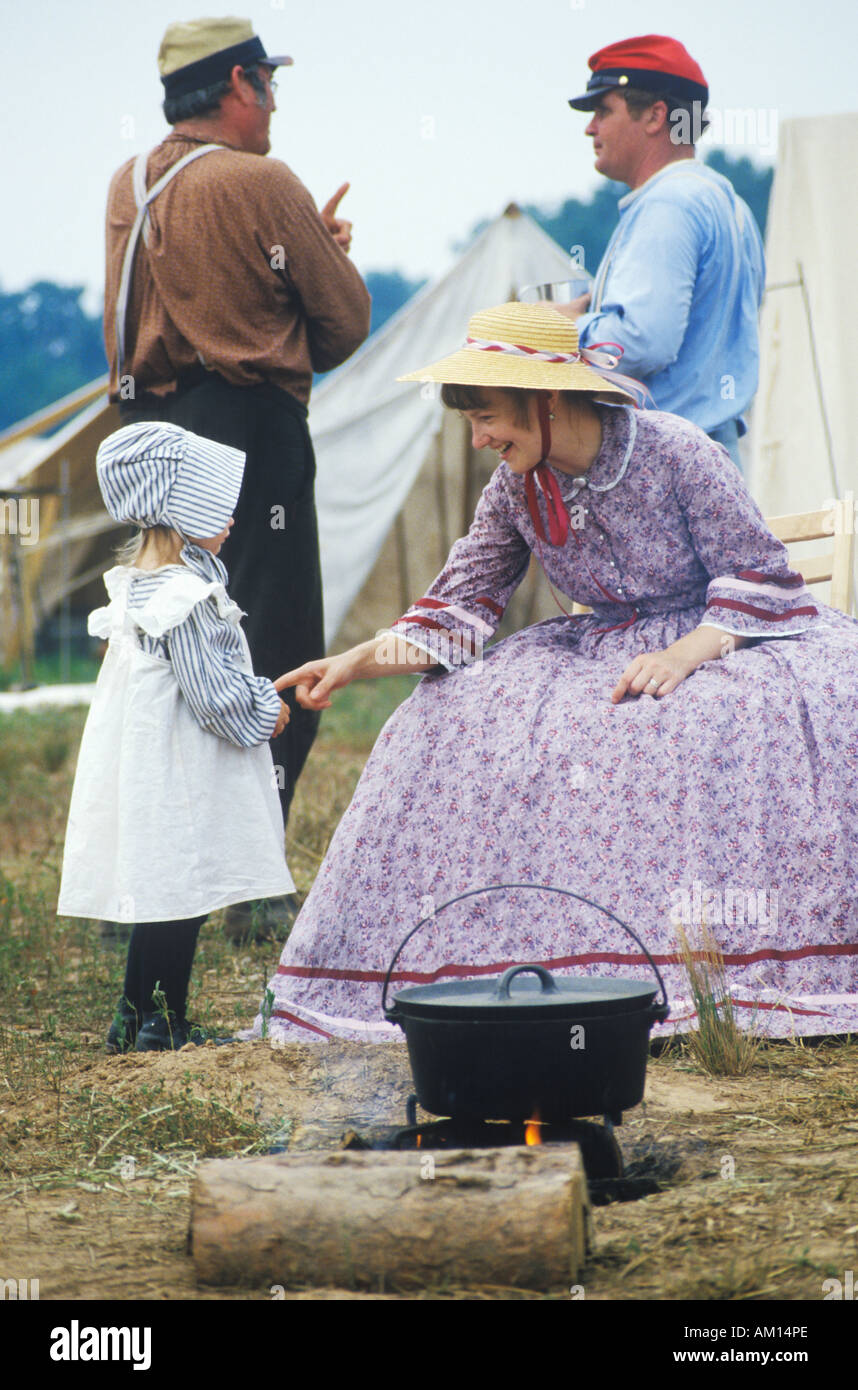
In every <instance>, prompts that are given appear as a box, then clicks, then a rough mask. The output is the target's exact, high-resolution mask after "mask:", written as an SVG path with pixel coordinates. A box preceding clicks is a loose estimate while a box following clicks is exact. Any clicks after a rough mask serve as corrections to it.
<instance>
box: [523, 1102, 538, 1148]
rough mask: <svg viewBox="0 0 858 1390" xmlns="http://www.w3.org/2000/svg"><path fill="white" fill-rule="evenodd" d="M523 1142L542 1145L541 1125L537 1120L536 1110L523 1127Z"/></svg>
mask: <svg viewBox="0 0 858 1390" xmlns="http://www.w3.org/2000/svg"><path fill="white" fill-rule="evenodd" d="M524 1142H525V1144H541V1143H542V1124H541V1121H540V1118H539V1111H538V1110H534V1112H533V1114H532V1115H531V1117H530V1119H529V1120H528V1122H527V1124H526V1125H525V1127H524Z"/></svg>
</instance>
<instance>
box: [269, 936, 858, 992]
mask: <svg viewBox="0 0 858 1390" xmlns="http://www.w3.org/2000/svg"><path fill="white" fill-rule="evenodd" d="M856 955H858V944H853V943H850V942H846V943H844V944H842V945H840V944H835V943H833V942H832V943H830V944H819V945H816V946H797V947H795V948H794V949H792V950H776V949H771V950H760V951H736V952H732V953H726V952H725V954H724V964H725V965H757V964H759V962H761V961H781V962H789V961H795V960H808V959H811V958H813V957H814V956H825V957H842V956H856ZM653 960H654V961H655V963H656V965H681V964H682V957H681V956H679V955H677V954H676V953H675V952H674V953H671V954H669V955H654V956H653ZM642 962H643V957H642V956H640V955H637V956H636V955H632V954H630V953H627V952H623V951H585V952H582V953H581V954H580V955H576V956H556V957H553V958H552V959H550V960H541V961H538V962H537V964H539V965H543V966H545V968H546V969H547V970H560V969H563V968H564V967H567V966H569V967H571V966H578V965H640V964H642ZM517 963H518V962H517V961H516V960H505V961H493V962H492V963H491V965H455V964H452V963H448V964H447V965H441V966H439V967H438V969H437V970H433V971H420V970H394V972H393V974H392V975H391V977H390V978H391V980H392V981H395V982H397V983H402V984H418V985H422V984H434V983H435V981H436V980H442V979H444V978H445V977H446V976H453V977H454V978H456V979H467V978H468V977H469V976H475V975H496V974H497V973H498V971H500V972H501V973H502V972H503V971H504V970H508V969H509V967H510V966H511V965H516V964H517ZM276 973H277V974H278V975H287V976H289V977H290V978H291V979H298V980H345V981H350V982H351V983H353V984H383V983H384V980H385V979H386V977H387V972H386V971H384V970H343V969H338V968H337V967H335V966H331V967H329V968H325V967H324V966H315V965H278V967H277V971H276Z"/></svg>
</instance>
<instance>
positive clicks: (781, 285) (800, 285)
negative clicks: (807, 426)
mask: <svg viewBox="0 0 858 1390" xmlns="http://www.w3.org/2000/svg"><path fill="white" fill-rule="evenodd" d="M796 265H797V267H798V279H797V280H780V281H778V283H777V284H774V285H766V294H771V292H772V290H794V289H798V290H800V291H801V302H802V304H803V305H804V316H805V318H806V319H807V336H808V341H809V343H810V360H811V362H812V363H813V378H814V381H815V382H816V394H817V397H818V399H819V413H820V415H821V416H822V431H823V434H824V435H825V449H826V453H827V454H828V466H829V468H830V470H831V482H832V486H833V488H834V492H835V495H836V496H837V497H839V496H840V480H839V478H838V476H837V465H836V464H835V462H834V441H833V440H832V438H831V427H830V426H829V423H828V411H827V410H826V408H825V396H824V394H823V390H822V372H821V371H820V368H819V355H818V353H817V351H816V335H815V333H814V331H813V318H812V316H811V312H810V296H809V295H808V292H807V281H806V280H805V278H804V266H803V265H802V263H801V261H796Z"/></svg>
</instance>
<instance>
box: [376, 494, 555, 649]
mask: <svg viewBox="0 0 858 1390" xmlns="http://www.w3.org/2000/svg"><path fill="white" fill-rule="evenodd" d="M499 472H500V470H498V472H497V473H495V475H494V477H493V478H492V479H491V481H490V482H489V483H488V485H487V487H486V488H485V489H484V491H483V494H482V496H481V498H480V501H479V503H478V505H477V509H476V512H475V514H474V520H473V521H472V523H471V526H470V529H469V531H468V534H467V535H466V536H463V537H462V539H461V540H458V541H456V543H455V545H454V546H453V548H452V550H451V551H450V554H449V555H448V557H447V562H446V564H445V566H444V568H443V570H442V571H441V573H440V574H439V575H438V577H437V579H435V580H434V582H433V583H432V584H431V585H430V587H429V589H428V590H427V592H426V593H425V594H424V595H423V596H422V597H421V598H419V599H417V600H416V601H415V602H414V603H412V604H411V606H410V608H409V609H408V611H407V612H406V613H404V614H403V615H402V617H401V618H398V619H397V621H396V622H395V623H394V624H393V625H392V627H391V629H390V633H391V634H392V635H393V636H394V637H396V638H404V639H406V640H407V642H408V643H409V644H410V645H411V646H414V647H418V648H419V649H420V650H421V651H425V652H428V653H429V655H430V656H432V657H434V659H435V661H436V662H437V663H438V665H439V666H444V667H446V669H447V670H448V671H450V670H453V669H454V668H455V667H457V666H467V665H469V664H470V663H472V662H473V661H476V660H478V658H479V657H480V656H481V654H482V650H483V647H484V646H485V645H486V643H487V642H488V641H489V640H490V639H491V638H492V637H493V636H494V634H495V631H496V629H497V626H498V624H499V622H500V620H501V618H502V617H503V615H504V610H505V608H506V605H507V603H508V602H509V599H510V596H511V594H512V593H513V591H514V590H515V588H516V587H517V586H518V584H519V583H520V582H521V580H522V578H523V577H524V575H525V573H526V571H527V565H528V561H529V559H530V550H529V548H528V545H527V542H526V541H525V539H524V537H523V536H522V535H521V533H520V532H519V531H518V530H517V529H516V527H515V526H514V525H513V523H512V521H511V520H510V519H509V517H508V515H507V512H506V509H505V507H504V506H503V497H502V492H501V482H500V479H499V476H498V475H499Z"/></svg>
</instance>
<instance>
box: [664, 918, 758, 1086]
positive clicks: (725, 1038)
mask: <svg viewBox="0 0 858 1390" xmlns="http://www.w3.org/2000/svg"><path fill="white" fill-rule="evenodd" d="M676 935H677V939H678V941H679V951H680V955H681V956H682V963H683V965H684V966H685V973H686V975H687V976H688V982H689V985H690V987H691V994H692V998H693V999H694V1007H695V1009H696V1012H697V1029H696V1031H694V1032H690V1033H688V1034H687V1035H686V1043H687V1046H688V1051H689V1053H690V1054H691V1056H692V1057H693V1058H694V1060H695V1061H696V1062H697V1063H698V1064H699V1065H700V1066H701V1067H702V1068H703V1070H704V1071H706V1072H708V1073H709V1075H710V1076H747V1074H748V1072H749V1071H750V1070H751V1068H752V1067H753V1065H754V1062H755V1061H756V1058H757V1053H758V1051H759V1048H760V1041H761V1040H760V1037H759V1035H758V1034H756V1033H755V1032H754V1031H753V1023H752V1028H751V1030H750V1031H743V1030H742V1029H741V1028H740V1027H739V1025H738V1023H737V1022H736V1017H735V1014H734V1013H733V1001H732V999H731V997H730V989H729V985H728V982H727V972H726V969H725V966H724V957H723V955H722V953H721V948H720V946H719V945H718V942H717V941H716V939H715V937H714V935H713V933H712V930H711V928H710V927H709V926H707V925H706V923H704V924H703V926H702V927H701V928H700V933H699V936H700V939H699V942H698V944H697V945H696V946H692V944H691V942H690V941H689V939H688V935H687V933H686V932H685V929H684V928H683V927H682V926H677V928H676Z"/></svg>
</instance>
